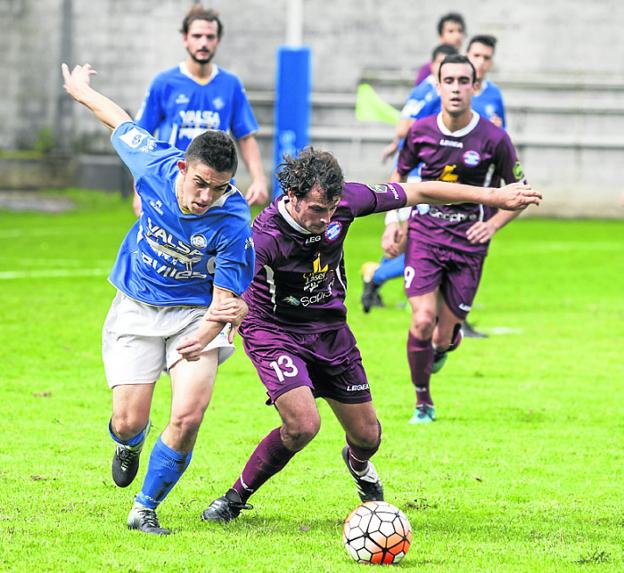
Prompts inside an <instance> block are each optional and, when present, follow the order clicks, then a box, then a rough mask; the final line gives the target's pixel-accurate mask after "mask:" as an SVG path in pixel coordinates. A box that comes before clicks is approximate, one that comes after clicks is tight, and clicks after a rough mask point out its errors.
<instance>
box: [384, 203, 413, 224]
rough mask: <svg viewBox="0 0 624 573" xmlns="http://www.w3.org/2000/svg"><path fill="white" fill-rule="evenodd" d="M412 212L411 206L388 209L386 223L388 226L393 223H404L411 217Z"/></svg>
mask: <svg viewBox="0 0 624 573" xmlns="http://www.w3.org/2000/svg"><path fill="white" fill-rule="evenodd" d="M411 212H412V208H411V207H402V208H401V209H394V210H393V211H388V212H387V213H386V218H385V221H384V223H385V225H386V226H388V225H390V224H392V223H403V222H404V221H407V220H408V219H409V217H410V213H411Z"/></svg>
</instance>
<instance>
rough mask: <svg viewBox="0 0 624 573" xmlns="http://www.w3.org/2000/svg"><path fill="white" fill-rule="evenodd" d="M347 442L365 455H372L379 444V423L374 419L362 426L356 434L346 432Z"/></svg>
mask: <svg viewBox="0 0 624 573" xmlns="http://www.w3.org/2000/svg"><path fill="white" fill-rule="evenodd" d="M347 443H348V444H349V445H350V446H351V448H353V449H356V450H359V451H361V454H362V455H363V456H365V457H372V456H373V455H374V454H375V453H376V452H377V450H378V449H379V445H380V444H381V423H380V422H379V420H377V419H375V420H374V421H371V423H369V424H366V425H365V426H362V427H361V428H360V429H359V431H358V433H357V435H353V434H347Z"/></svg>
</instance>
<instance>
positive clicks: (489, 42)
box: [466, 34, 498, 51]
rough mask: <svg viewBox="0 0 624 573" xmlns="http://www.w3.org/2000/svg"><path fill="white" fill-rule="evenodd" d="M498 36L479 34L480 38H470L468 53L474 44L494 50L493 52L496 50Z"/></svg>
mask: <svg viewBox="0 0 624 573" xmlns="http://www.w3.org/2000/svg"><path fill="white" fill-rule="evenodd" d="M497 41H498V40H497V39H496V36H491V35H489V34H479V35H478V36H473V37H472V38H470V42H468V48H466V51H468V50H470V46H472V45H473V44H483V45H484V46H488V47H490V48H492V50H496V42H497Z"/></svg>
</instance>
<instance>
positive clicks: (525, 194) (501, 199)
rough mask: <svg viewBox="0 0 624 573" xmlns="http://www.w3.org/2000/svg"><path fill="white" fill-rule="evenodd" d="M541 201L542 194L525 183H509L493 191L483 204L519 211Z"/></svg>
mask: <svg viewBox="0 0 624 573" xmlns="http://www.w3.org/2000/svg"><path fill="white" fill-rule="evenodd" d="M541 200H542V194H541V193H540V192H539V191H535V190H534V189H533V188H532V187H531V186H530V185H528V184H527V183H511V184H509V185H505V186H504V187H501V188H499V189H493V190H492V192H491V193H490V196H489V197H488V198H487V200H486V201H485V202H484V204H485V205H488V206H489V207H496V208H497V209H505V210H506V211H519V210H521V209H524V208H526V207H528V206H529V205H539V204H540V202H541Z"/></svg>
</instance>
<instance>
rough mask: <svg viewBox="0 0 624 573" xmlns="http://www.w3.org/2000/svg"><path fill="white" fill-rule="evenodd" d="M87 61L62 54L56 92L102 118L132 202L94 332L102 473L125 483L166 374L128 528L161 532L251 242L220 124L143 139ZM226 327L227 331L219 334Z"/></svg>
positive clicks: (222, 349)
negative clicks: (105, 395)
mask: <svg viewBox="0 0 624 573" xmlns="http://www.w3.org/2000/svg"><path fill="white" fill-rule="evenodd" d="M94 73H95V71H94V70H93V69H92V68H91V67H90V66H89V65H88V64H87V65H85V66H76V67H75V68H74V70H73V71H71V72H70V71H69V69H68V67H67V66H66V65H65V64H63V77H64V80H65V89H66V91H67V92H68V93H69V94H70V95H71V96H72V97H73V98H74V99H75V100H76V101H78V102H80V103H82V104H83V105H85V106H86V107H87V108H88V109H89V110H91V111H92V112H93V113H94V114H95V116H96V117H97V118H98V119H99V120H100V121H101V122H102V123H103V124H104V125H106V126H107V127H109V128H111V129H113V130H114V131H113V135H112V143H113V147H114V148H115V150H116V151H117V153H118V154H119V156H120V158H121V159H122V160H123V162H124V163H125V164H126V165H127V167H128V168H129V169H130V171H131V172H132V175H133V177H134V180H135V182H136V189H137V192H138V193H139V195H140V197H141V199H142V202H143V210H142V213H141V216H140V218H139V220H138V221H137V222H136V223H135V224H134V226H133V227H132V228H131V229H130V231H129V232H128V234H127V235H126V238H125V239H124V241H123V243H122V245H121V248H120V249H119V253H118V255H117V260H116V261H115V265H114V267H113V270H112V271H111V274H110V276H109V280H110V282H111V283H112V284H113V286H114V287H115V288H116V289H117V296H116V297H115V299H114V300H113V303H112V305H111V308H110V310H109V313H108V316H107V318H106V322H105V324H104V328H103V332H102V356H103V359H104V367H105V371H106V378H107V381H108V384H109V386H110V387H111V389H112V397H113V407H112V417H111V420H110V424H109V431H110V435H111V437H112V439H113V440H114V442H115V446H116V448H115V455H114V458H113V467H112V474H113V480H114V481H115V483H116V484H117V485H118V486H120V487H127V486H128V485H130V483H132V481H133V479H134V477H135V476H136V473H137V470H138V467H139V455H140V453H141V449H142V448H143V444H144V443H145V437H146V436H147V433H148V431H149V427H150V421H149V415H150V407H151V402H152V396H153V392H154V386H155V383H156V381H157V380H158V378H159V377H160V373H161V371H162V370H167V371H168V372H169V374H170V375H171V385H172V399H171V417H170V420H169V423H168V424H167V426H166V427H165V429H164V430H163V432H162V434H161V435H160V437H159V438H158V439H157V440H156V443H155V445H154V448H153V450H152V453H151V456H150V460H149V465H148V469H147V474H146V476H145V481H144V482H143V486H142V488H141V492H140V493H139V494H138V495H137V496H136V499H135V503H134V505H133V507H132V510H131V511H130V514H129V516H128V527H129V528H130V529H138V530H140V531H143V532H146V533H152V534H159V535H167V534H169V533H170V531H169V530H168V529H165V528H163V527H161V526H160V523H159V521H158V518H157V516H156V511H155V510H156V508H157V506H158V505H159V504H160V502H162V501H163V500H164V499H165V497H166V496H167V494H168V493H169V491H170V490H171V489H172V488H173V486H174V485H175V484H176V483H177V481H178V480H179V479H180V477H181V476H182V474H183V473H184V471H185V470H186V468H187V467H188V465H189V463H190V461H191V455H192V450H193V446H194V444H195V440H196V438H197V433H198V430H199V426H200V424H201V421H202V418H203V415H204V412H205V410H206V408H207V407H208V403H209V401H210V397H211V394H212V388H213V384H214V379H215V376H216V372H217V366H218V364H220V363H221V362H223V361H224V360H226V359H227V358H228V357H229V356H230V355H231V353H232V352H233V346H232V338H233V332H234V330H236V328H237V327H238V325H239V324H240V322H241V320H242V318H243V317H244V315H245V314H246V310H247V307H246V304H245V303H244V302H243V301H242V299H241V298H240V295H241V294H242V293H243V291H244V290H245V289H246V288H247V286H248V285H249V283H250V282H251V279H252V276H253V269H254V260H255V257H254V247H253V241H252V238H251V229H250V226H249V223H250V215H249V208H248V206H247V202H246V201H245V199H244V197H243V196H242V195H241V193H240V192H239V191H238V190H237V189H236V188H235V187H233V186H232V184H231V183H230V180H231V178H232V177H233V176H234V173H235V172H236V167H237V164H238V159H237V155H236V147H235V145H234V142H233V141H232V139H231V138H230V136H229V135H227V134H226V133H224V132H222V131H207V132H205V133H202V134H201V135H199V136H197V137H196V138H195V139H194V140H193V142H192V143H191V145H189V147H188V148H187V150H186V152H182V151H180V150H178V149H176V148H175V147H173V146H171V145H170V144H168V143H166V142H163V141H158V140H156V139H154V138H153V137H152V136H151V135H150V134H149V133H148V132H147V131H145V130H144V129H142V128H140V127H139V126H138V125H136V123H134V122H132V120H131V118H130V116H129V115H128V114H127V113H126V112H125V111H124V110H123V109H121V108H120V107H119V106H117V104H115V103H114V102H113V101H111V100H110V99H108V98H106V97H105V96H103V95H102V94H100V93H99V92H97V91H95V90H94V89H93V88H91V87H90V76H91V75H92V74H94ZM228 330H229V332H228Z"/></svg>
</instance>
